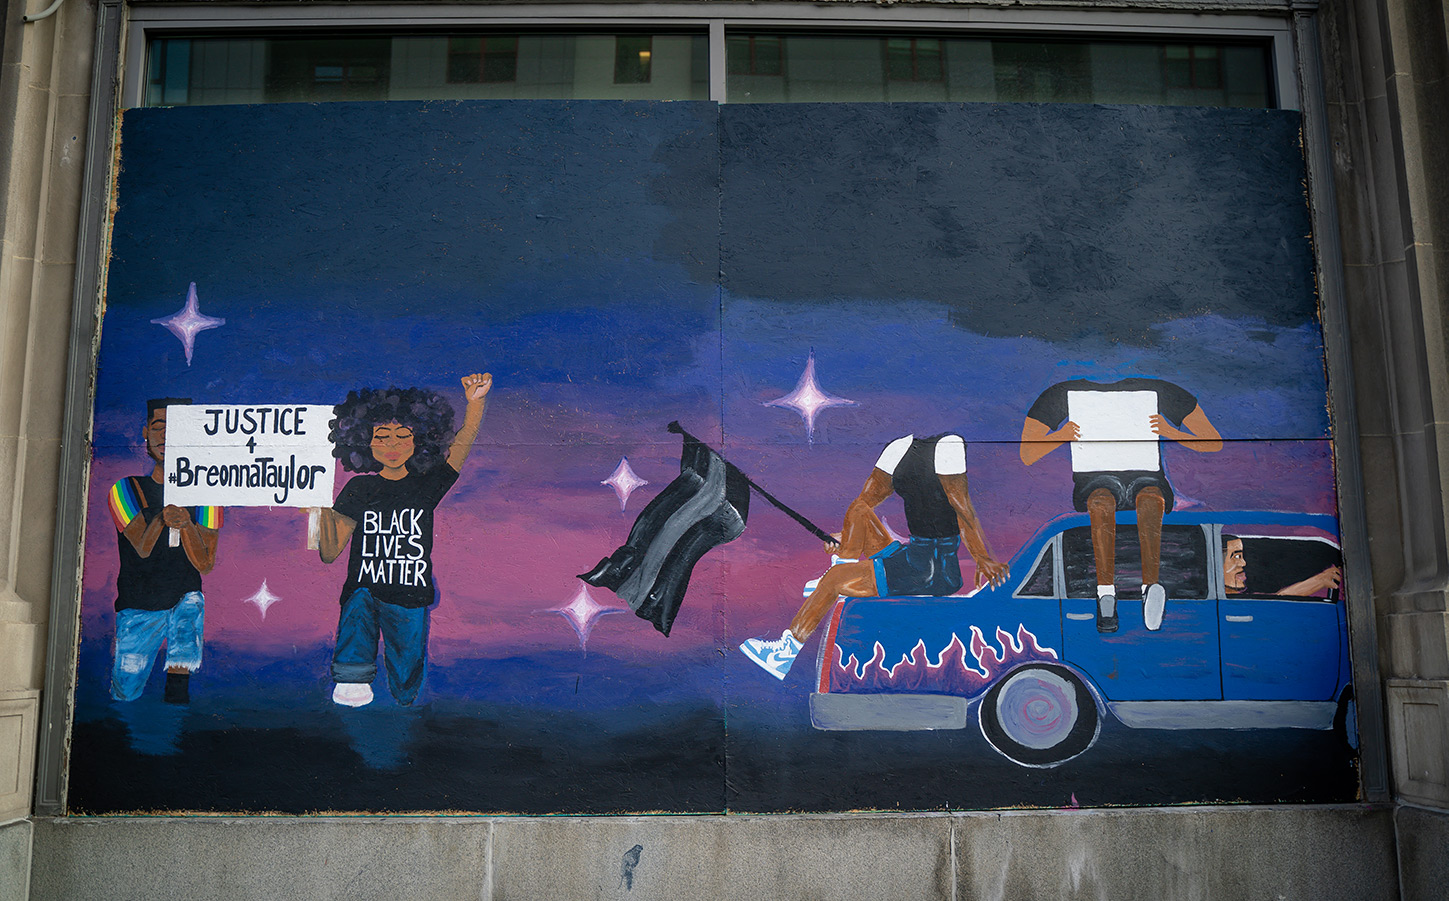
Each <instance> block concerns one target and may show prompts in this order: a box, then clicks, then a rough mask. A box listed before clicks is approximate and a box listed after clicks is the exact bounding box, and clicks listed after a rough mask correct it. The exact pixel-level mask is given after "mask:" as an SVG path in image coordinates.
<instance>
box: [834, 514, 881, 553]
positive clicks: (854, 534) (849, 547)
mask: <svg viewBox="0 0 1449 901" xmlns="http://www.w3.org/2000/svg"><path fill="white" fill-rule="evenodd" d="M890 543H891V537H890V535H888V534H886V531H885V529H884V528H882V527H881V523H880V520H879V519H878V518H876V516H875V513H874V511H872V510H871V509H870V508H869V507H866V506H865V505H864V504H851V505H850V506H849V507H848V508H846V511H845V525H844V528H842V529H841V531H840V549H839V550H837V551H836V552H835V553H836V555H837V556H840V557H844V558H846V559H847V560H864V559H865V558H866V557H869V556H870V555H871V554H874V553H877V552H879V551H881V550H883V549H884V548H885V546H886V545H888V544H890Z"/></svg>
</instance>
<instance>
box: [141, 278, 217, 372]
mask: <svg viewBox="0 0 1449 901" xmlns="http://www.w3.org/2000/svg"><path fill="white" fill-rule="evenodd" d="M151 323H152V324H153V325H159V326H161V327H162V328H164V329H166V330H167V331H168V332H170V333H171V334H173V335H175V336H176V337H177V338H178V339H180V341H181V346H182V347H184V348H186V365H187V366H190V365H191V351H192V350H193V349H194V348H195V347H196V334H197V333H198V332H204V331H206V330H207V329H209V328H216V327H217V326H219V325H226V320H225V319H218V318H216V317H215V316H205V315H203V314H202V312H201V310H200V309H198V308H197V305H196V282H192V283H191V287H190V288H188V289H187V290H186V305H185V306H183V307H182V308H181V309H180V310H177V311H176V312H175V313H172V314H171V315H170V316H165V317H163V318H161V319H152V320H151Z"/></svg>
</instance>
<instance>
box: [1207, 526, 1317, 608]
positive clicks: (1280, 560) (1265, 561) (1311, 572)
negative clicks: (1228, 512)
mask: <svg viewBox="0 0 1449 901" xmlns="http://www.w3.org/2000/svg"><path fill="white" fill-rule="evenodd" d="M1231 528H1232V527H1231V526H1225V527H1224V528H1223V533H1224V543H1225V544H1227V543H1229V542H1232V541H1241V542H1242V556H1241V558H1240V560H1241V561H1242V572H1241V575H1240V576H1239V577H1238V578H1237V579H1233V578H1231V577H1230V576H1229V575H1228V573H1227V571H1226V570H1225V571H1224V582H1225V583H1226V584H1225V592H1226V596H1227V597H1235V598H1255V597H1256V598H1270V597H1302V598H1314V599H1319V600H1321V599H1323V598H1324V597H1325V596H1335V595H1330V588H1329V586H1327V585H1322V586H1321V587H1311V588H1304V589H1302V590H1298V591H1293V590H1290V589H1292V588H1294V587H1296V586H1303V585H1305V583H1309V582H1311V580H1313V578H1314V577H1315V576H1317V575H1319V574H1320V573H1322V572H1324V571H1325V570H1327V569H1328V568H1330V567H1334V566H1340V565H1342V557H1341V555H1340V553H1339V550H1338V548H1337V547H1335V546H1334V545H1333V544H1332V543H1330V542H1327V541H1324V540H1322V539H1318V538H1297V537H1278V536H1263V535H1243V534H1240V533H1237V532H1232V531H1230V530H1231ZM1219 554H1220V556H1219V563H1220V564H1221V561H1222V558H1221V551H1220V552H1219ZM1234 582H1238V583H1239V584H1238V585H1237V586H1235V585H1234V584H1233V583H1234Z"/></svg>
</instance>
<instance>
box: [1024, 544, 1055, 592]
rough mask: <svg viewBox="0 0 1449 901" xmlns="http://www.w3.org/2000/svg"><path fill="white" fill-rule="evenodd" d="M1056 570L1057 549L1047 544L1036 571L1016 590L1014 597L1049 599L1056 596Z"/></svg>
mask: <svg viewBox="0 0 1449 901" xmlns="http://www.w3.org/2000/svg"><path fill="white" fill-rule="evenodd" d="M1056 569H1057V548H1056V545H1055V544H1048V545H1047V546H1046V550H1045V551H1044V552H1043V553H1042V555H1041V558H1040V559H1039V560H1037V563H1036V569H1034V570H1032V571H1031V575H1030V576H1028V577H1027V580H1026V581H1025V582H1023V583H1022V584H1021V588H1019V589H1017V592H1016V596H1017V597H1019V598H1049V597H1052V596H1053V595H1055V594H1056Z"/></svg>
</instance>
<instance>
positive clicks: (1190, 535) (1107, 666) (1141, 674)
mask: <svg viewBox="0 0 1449 901" xmlns="http://www.w3.org/2000/svg"><path fill="white" fill-rule="evenodd" d="M1127 518H1128V517H1126V516H1124V517H1123V519H1127ZM1209 557H1210V555H1209V554H1208V553H1207V533H1206V531H1205V530H1204V528H1203V527H1202V526H1198V525H1164V526H1163V529H1162V555H1161V561H1162V566H1161V576H1160V578H1161V580H1162V585H1163V587H1164V588H1166V589H1167V610H1166V613H1165V615H1164V616H1163V619H1162V628H1161V629H1159V630H1158V631H1155V632H1150V631H1148V630H1147V627H1146V626H1145V625H1144V624H1143V620H1142V589H1141V585H1142V555H1141V550H1140V547H1139V545H1138V540H1137V529H1136V526H1135V525H1131V524H1128V523H1121V524H1119V525H1118V526H1117V560H1116V573H1115V580H1114V581H1115V583H1116V587H1117V617H1118V627H1117V631H1116V632H1112V633H1107V634H1103V633H1100V632H1098V631H1097V622H1096V613H1095V609H1096V603H1097V588H1096V585H1097V573H1096V564H1095V562H1094V559H1093V556H1092V538H1091V533H1090V529H1089V527H1087V526H1081V527H1078V528H1074V529H1068V530H1066V532H1065V533H1064V534H1063V535H1062V562H1063V569H1064V572H1065V576H1066V594H1067V597H1066V598H1065V599H1064V600H1063V601H1062V615H1063V623H1062V628H1063V632H1064V637H1063V645H1064V648H1065V652H1066V653H1065V658H1064V659H1065V662H1067V663H1070V664H1073V665H1075V666H1077V667H1078V668H1080V669H1081V670H1082V671H1083V672H1085V673H1087V675H1089V676H1091V677H1092V679H1093V680H1094V681H1095V682H1096V683H1097V686H1098V687H1099V688H1100V689H1101V691H1102V693H1103V694H1104V695H1105V696H1106V697H1107V699H1108V700H1110V701H1205V700H1217V699H1220V698H1221V697H1222V674H1221V666H1220V663H1219V657H1218V651H1219V645H1218V619H1217V613H1218V611H1217V601H1216V600H1215V599H1213V597H1212V594H1211V592H1210V589H1209V580H1208V559H1209Z"/></svg>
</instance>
